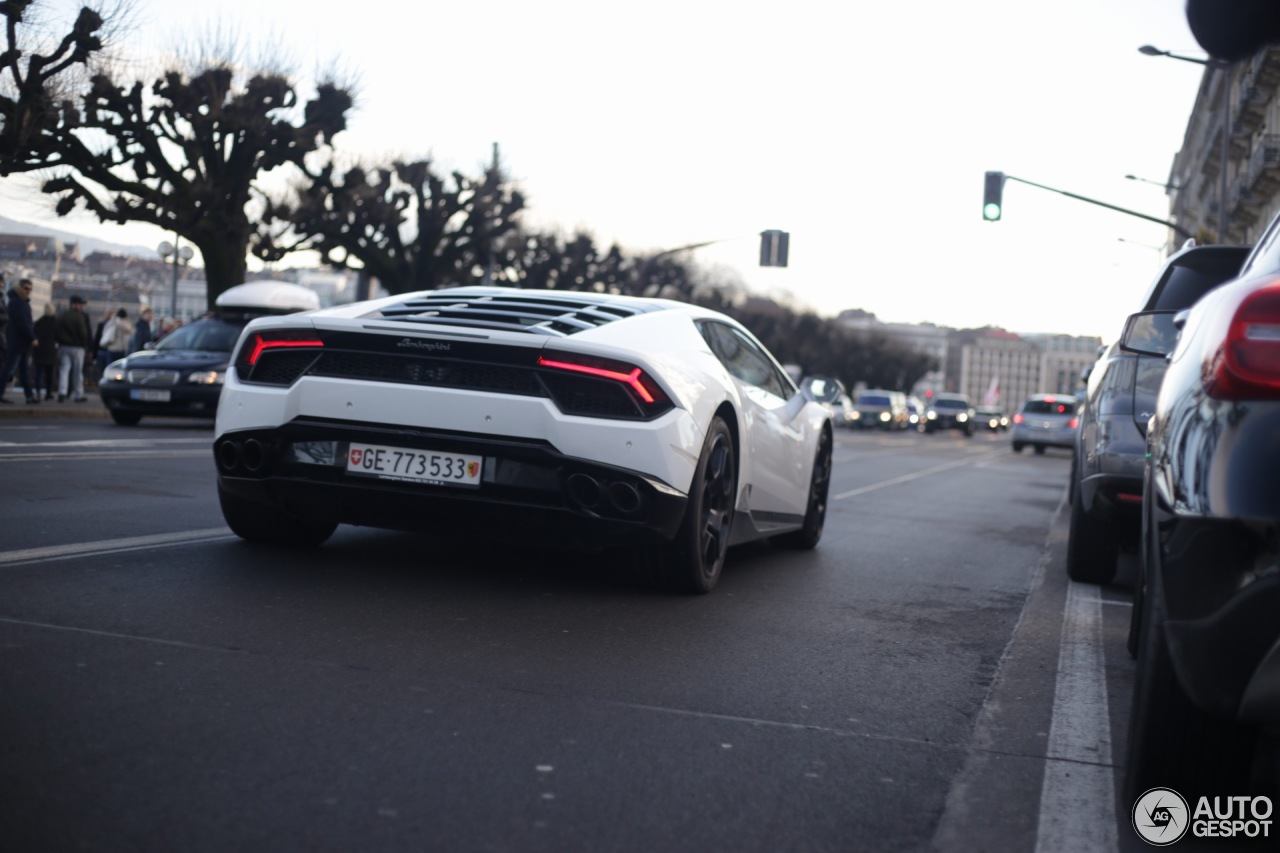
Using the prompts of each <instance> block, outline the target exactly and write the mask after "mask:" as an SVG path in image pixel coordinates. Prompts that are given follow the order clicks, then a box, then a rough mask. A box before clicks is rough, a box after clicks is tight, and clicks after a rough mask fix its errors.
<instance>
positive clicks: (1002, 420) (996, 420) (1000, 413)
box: [974, 406, 1009, 432]
mask: <svg viewBox="0 0 1280 853" xmlns="http://www.w3.org/2000/svg"><path fill="white" fill-rule="evenodd" d="M974 420H975V422H976V423H977V425H978V429H985V430H990V431H991V432H1003V431H1005V430H1007V429H1009V416H1008V415H1006V414H1005V413H1004V409H1001V408H998V407H995V406H983V407H981V408H977V409H974Z"/></svg>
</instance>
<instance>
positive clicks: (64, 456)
mask: <svg viewBox="0 0 1280 853" xmlns="http://www.w3.org/2000/svg"><path fill="white" fill-rule="evenodd" d="M199 457H206V458H208V459H212V458H213V449H212V448H206V449H203V450H100V451H91V452H88V453H0V462H51V461H59V460H78V459H79V460H83V459H134V458H144V459H196V458H199Z"/></svg>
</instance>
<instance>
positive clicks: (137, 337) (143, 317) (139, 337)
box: [129, 308, 155, 355]
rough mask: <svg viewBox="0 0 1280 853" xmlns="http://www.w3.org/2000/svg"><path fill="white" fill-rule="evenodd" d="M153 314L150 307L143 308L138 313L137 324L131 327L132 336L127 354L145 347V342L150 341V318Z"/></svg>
mask: <svg viewBox="0 0 1280 853" xmlns="http://www.w3.org/2000/svg"><path fill="white" fill-rule="evenodd" d="M154 316H155V314H154V313H153V312H152V310H151V309H150V308H143V309H142V313H141V314H139V315H138V324H137V325H136V326H134V327H133V337H132V338H131V339H130V340H129V354H130V355H132V354H133V353H135V352H137V351H138V350H141V349H146V348H147V344H149V343H151V318H152V317H154Z"/></svg>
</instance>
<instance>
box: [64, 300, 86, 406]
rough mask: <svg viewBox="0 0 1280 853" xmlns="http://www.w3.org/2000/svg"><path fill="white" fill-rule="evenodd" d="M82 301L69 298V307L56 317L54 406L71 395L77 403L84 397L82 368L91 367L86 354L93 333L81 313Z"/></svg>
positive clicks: (83, 399) (81, 401)
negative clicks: (55, 387)
mask: <svg viewBox="0 0 1280 853" xmlns="http://www.w3.org/2000/svg"><path fill="white" fill-rule="evenodd" d="M84 304H85V303H84V297H83V296H80V295H76V296H72V297H71V304H70V307H68V308H66V309H65V310H63V311H61V312H59V313H58V402H59V403H61V402H63V401H64V400H66V399H67V395H68V394H71V395H73V398H74V399H75V401H76V402H77V403H83V402H84V401H85V400H87V399H88V398H87V397H85V395H84V366H85V365H86V364H92V363H93V356H92V355H91V354H90V353H89V352H88V350H89V349H90V346H91V345H92V343H93V329H91V328H90V327H89V318H88V316H86V315H85V313H84Z"/></svg>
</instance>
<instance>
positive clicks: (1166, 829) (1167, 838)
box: [1133, 788, 1191, 847]
mask: <svg viewBox="0 0 1280 853" xmlns="http://www.w3.org/2000/svg"><path fill="white" fill-rule="evenodd" d="M1190 818H1191V815H1190V814H1189V813H1188V809H1187V801H1186V800H1184V799H1183V798H1182V795H1181V794H1179V793H1178V792H1177V791H1175V790H1173V789H1172V788H1152V789H1151V790H1150V791H1147V792H1146V793H1145V794H1143V795H1142V796H1141V797H1138V801H1137V802H1136V803H1134V804H1133V828H1134V831H1135V832H1137V833H1138V836H1139V837H1140V838H1141V839H1142V840H1143V841H1145V842H1147V843H1148V844H1154V845H1155V846H1156V847H1167V846H1169V845H1170V844H1172V843H1174V842H1175V841H1177V840H1178V839H1180V838H1182V836H1184V835H1186V834H1187V827H1188V826H1190V824H1191V821H1190Z"/></svg>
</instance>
